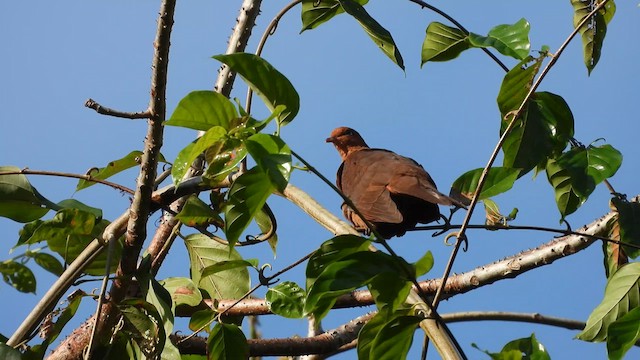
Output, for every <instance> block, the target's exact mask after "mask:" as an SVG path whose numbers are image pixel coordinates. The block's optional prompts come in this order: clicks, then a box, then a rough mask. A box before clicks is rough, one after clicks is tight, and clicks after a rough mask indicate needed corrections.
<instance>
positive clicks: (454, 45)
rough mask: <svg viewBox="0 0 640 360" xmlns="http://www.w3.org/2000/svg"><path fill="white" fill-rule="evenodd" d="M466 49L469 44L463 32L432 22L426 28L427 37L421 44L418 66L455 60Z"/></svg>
mask: <svg viewBox="0 0 640 360" xmlns="http://www.w3.org/2000/svg"><path fill="white" fill-rule="evenodd" d="M467 49H469V42H468V41H467V34H465V33H464V31H462V30H460V29H458V28H454V27H450V26H447V25H444V24H441V23H439V22H436V21H434V22H432V23H431V24H429V26H428V27H427V35H426V36H425V38H424V42H423V43H422V55H421V57H422V60H421V61H422V62H421V63H420V66H422V65H424V64H425V63H426V62H428V61H449V60H452V59H455V58H457V57H458V55H460V53H462V52H463V51H465V50H467Z"/></svg>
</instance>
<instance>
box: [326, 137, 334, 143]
mask: <svg viewBox="0 0 640 360" xmlns="http://www.w3.org/2000/svg"><path fill="white" fill-rule="evenodd" d="M335 140H336V139H335V138H333V137H328V138H327V139H326V140H325V142H328V143H332V142H334V141H335Z"/></svg>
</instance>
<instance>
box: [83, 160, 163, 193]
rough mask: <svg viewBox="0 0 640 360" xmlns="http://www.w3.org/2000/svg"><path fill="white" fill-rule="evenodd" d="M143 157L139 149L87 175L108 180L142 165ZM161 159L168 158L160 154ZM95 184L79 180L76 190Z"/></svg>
mask: <svg viewBox="0 0 640 360" xmlns="http://www.w3.org/2000/svg"><path fill="white" fill-rule="evenodd" d="M141 158H142V151H139V150H136V151H132V152H130V153H129V154H127V155H126V156H125V157H123V158H121V159H118V160H113V161H111V162H109V163H108V164H107V166H105V167H103V168H99V169H97V168H94V169H92V170H91V171H90V172H89V173H88V174H87V175H89V176H91V178H92V179H97V180H106V179H108V178H110V177H111V176H113V175H115V174H117V173H120V172H122V171H124V170H127V169H130V168H132V167H134V166H138V165H140V161H141V160H140V159H141ZM160 161H161V162H166V160H165V159H164V156H162V155H160ZM95 184H96V183H95V182H94V181H89V180H79V181H78V185H77V186H76V191H80V190H82V189H86V188H88V187H89V186H93V185H95Z"/></svg>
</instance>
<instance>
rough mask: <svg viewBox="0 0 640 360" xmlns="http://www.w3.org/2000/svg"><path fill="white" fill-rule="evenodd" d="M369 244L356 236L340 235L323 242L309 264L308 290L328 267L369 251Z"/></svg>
mask: <svg viewBox="0 0 640 360" xmlns="http://www.w3.org/2000/svg"><path fill="white" fill-rule="evenodd" d="M369 244H371V241H369V240H367V239H365V238H363V237H360V236H356V235H338V236H336V237H334V238H332V239H329V240H327V241H325V242H323V243H322V245H320V247H319V248H318V250H316V251H315V252H314V253H313V255H311V257H310V258H309V261H308V262H307V270H306V276H307V289H308V288H310V287H311V286H312V285H313V283H314V282H315V281H316V279H317V278H318V276H320V274H321V273H322V272H323V271H324V269H325V268H326V267H327V266H328V265H330V264H332V263H334V262H336V261H338V260H340V259H341V258H343V257H345V256H347V255H350V254H353V253H356V252H359V251H364V250H367V248H368V247H369Z"/></svg>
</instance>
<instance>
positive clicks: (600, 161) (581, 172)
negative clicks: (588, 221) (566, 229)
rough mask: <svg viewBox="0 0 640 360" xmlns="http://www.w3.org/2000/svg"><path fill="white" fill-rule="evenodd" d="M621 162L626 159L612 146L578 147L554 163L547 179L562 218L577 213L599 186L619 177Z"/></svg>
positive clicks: (548, 165) (548, 170) (550, 163)
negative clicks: (617, 174)
mask: <svg viewBox="0 0 640 360" xmlns="http://www.w3.org/2000/svg"><path fill="white" fill-rule="evenodd" d="M621 162H622V155H620V153H619V152H618V151H617V150H615V149H614V148H613V147H611V146H610V145H603V146H598V147H593V146H589V147H586V148H582V147H577V148H574V149H571V150H569V151H568V152H566V153H564V154H562V155H561V156H560V157H558V158H557V159H550V160H549V162H548V163H547V178H548V179H549V182H550V183H551V185H552V186H553V188H554V191H555V194H556V204H557V205H558V209H559V210H560V214H561V215H562V217H563V218H564V217H565V216H566V215H569V214H571V213H573V212H574V211H576V210H577V209H578V207H580V206H581V205H582V204H583V203H584V202H585V201H586V200H587V198H588V197H589V195H591V193H592V192H593V190H594V189H595V186H596V185H597V184H598V183H600V182H602V181H603V180H604V179H606V178H608V177H611V176H613V175H614V174H615V173H616V171H617V170H618V168H619V167H620V164H621Z"/></svg>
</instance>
